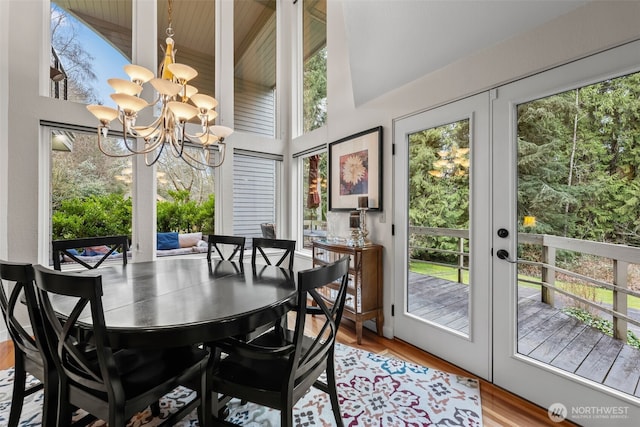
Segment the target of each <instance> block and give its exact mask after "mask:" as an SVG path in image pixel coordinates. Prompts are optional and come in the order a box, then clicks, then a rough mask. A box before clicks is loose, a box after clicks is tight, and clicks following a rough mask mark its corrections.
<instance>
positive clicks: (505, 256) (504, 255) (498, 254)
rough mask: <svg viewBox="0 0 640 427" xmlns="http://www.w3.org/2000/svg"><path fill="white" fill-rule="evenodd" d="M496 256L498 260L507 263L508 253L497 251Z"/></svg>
mask: <svg viewBox="0 0 640 427" xmlns="http://www.w3.org/2000/svg"><path fill="white" fill-rule="evenodd" d="M496 255H497V256H498V258H500V259H506V260H507V261H509V252H507V251H505V250H504V249H499V250H498V252H496Z"/></svg>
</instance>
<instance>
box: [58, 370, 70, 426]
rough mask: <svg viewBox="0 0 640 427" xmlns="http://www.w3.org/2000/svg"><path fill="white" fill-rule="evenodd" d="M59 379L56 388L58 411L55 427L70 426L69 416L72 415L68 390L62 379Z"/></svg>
mask: <svg viewBox="0 0 640 427" xmlns="http://www.w3.org/2000/svg"><path fill="white" fill-rule="evenodd" d="M58 378H59V387H58V411H57V414H56V415H57V420H56V426H57V427H65V426H70V425H71V416H72V414H73V408H72V407H71V404H70V403H69V389H68V386H67V384H66V382H65V381H64V379H62V377H61V376H60V377H58Z"/></svg>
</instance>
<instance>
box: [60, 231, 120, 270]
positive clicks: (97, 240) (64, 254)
mask: <svg viewBox="0 0 640 427" xmlns="http://www.w3.org/2000/svg"><path fill="white" fill-rule="evenodd" d="M51 246H52V252H53V268H54V269H56V270H61V268H62V266H61V262H62V260H63V259H64V258H70V259H71V260H73V261H75V262H77V263H78V264H80V265H82V266H83V267H84V268H86V269H88V270H92V269H94V268H98V267H100V266H101V265H102V263H103V262H105V261H106V260H108V259H111V258H113V257H112V255H113V254H114V253H121V254H122V264H123V265H126V264H127V251H128V250H129V238H128V237H127V236H104V237H89V238H82V239H67V240H54V241H53V242H51ZM96 246H100V247H106V249H105V252H104V253H99V254H98V255H101V256H100V257H99V258H97V259H95V260H94V259H93V257H86V256H81V255H78V253H77V251H78V249H86V248H93V247H96ZM89 258H92V259H91V260H89Z"/></svg>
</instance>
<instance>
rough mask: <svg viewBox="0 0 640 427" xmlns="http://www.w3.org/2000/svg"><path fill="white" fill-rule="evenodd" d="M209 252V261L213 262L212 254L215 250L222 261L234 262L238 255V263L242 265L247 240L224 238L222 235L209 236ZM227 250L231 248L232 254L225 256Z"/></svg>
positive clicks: (238, 237)
mask: <svg viewBox="0 0 640 427" xmlns="http://www.w3.org/2000/svg"><path fill="white" fill-rule="evenodd" d="M207 241H208V242H209V243H208V246H209V247H208V250H207V261H211V253H212V251H213V250H214V249H215V251H216V252H217V253H218V256H219V257H220V259H221V260H223V261H224V260H227V261H234V258H235V256H236V255H238V262H239V263H240V264H242V260H243V258H244V244H245V241H246V238H245V237H244V236H223V235H220V234H209V236H208V237H207ZM225 248H230V250H231V254H230V255H229V256H225Z"/></svg>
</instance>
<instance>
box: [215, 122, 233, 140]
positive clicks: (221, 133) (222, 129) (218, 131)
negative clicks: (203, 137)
mask: <svg viewBox="0 0 640 427" xmlns="http://www.w3.org/2000/svg"><path fill="white" fill-rule="evenodd" d="M209 130H210V131H211V133H213V134H214V135H216V136H217V137H218V138H220V139H225V138H226V137H228V136H229V135H231V134H232V133H233V129H231V128H228V127H226V126H220V125H214V126H209Z"/></svg>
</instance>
